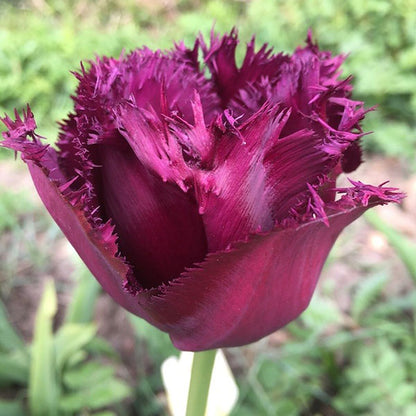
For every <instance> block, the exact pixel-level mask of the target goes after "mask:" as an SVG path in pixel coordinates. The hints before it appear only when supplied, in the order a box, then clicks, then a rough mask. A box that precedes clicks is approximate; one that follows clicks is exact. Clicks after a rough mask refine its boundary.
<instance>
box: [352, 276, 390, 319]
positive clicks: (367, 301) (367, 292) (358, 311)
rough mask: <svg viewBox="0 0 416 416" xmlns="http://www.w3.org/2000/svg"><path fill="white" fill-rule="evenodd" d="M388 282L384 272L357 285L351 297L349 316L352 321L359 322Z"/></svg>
mask: <svg viewBox="0 0 416 416" xmlns="http://www.w3.org/2000/svg"><path fill="white" fill-rule="evenodd" d="M387 280H388V275H387V274H386V273H385V272H381V273H376V274H374V275H372V276H370V277H368V278H366V279H363V280H362V281H361V282H360V283H359V284H358V285H357V292H356V293H355V294H354V296H353V304H352V308H351V314H352V316H353V318H354V319H356V320H359V318H360V317H361V315H362V314H363V312H364V311H365V310H366V309H367V308H368V307H369V306H370V305H371V304H372V303H373V302H374V300H375V299H376V298H377V297H378V296H379V295H380V294H381V292H382V290H383V288H384V287H385V285H386V283H387Z"/></svg>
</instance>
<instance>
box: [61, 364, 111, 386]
mask: <svg viewBox="0 0 416 416" xmlns="http://www.w3.org/2000/svg"><path fill="white" fill-rule="evenodd" d="M113 374H114V368H113V367H111V366H108V365H102V364H101V363H98V362H94V361H90V362H87V363H85V364H81V365H79V366H77V367H76V368H73V369H70V370H67V371H65V374H64V383H65V386H66V387H68V388H70V389H80V388H84V387H89V386H91V385H94V384H96V383H100V382H104V380H108V379H111V378H112V376H113Z"/></svg>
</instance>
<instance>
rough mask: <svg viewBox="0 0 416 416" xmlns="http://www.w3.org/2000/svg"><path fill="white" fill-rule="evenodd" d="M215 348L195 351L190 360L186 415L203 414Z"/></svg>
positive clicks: (195, 415) (200, 415) (201, 415)
mask: <svg viewBox="0 0 416 416" xmlns="http://www.w3.org/2000/svg"><path fill="white" fill-rule="evenodd" d="M216 352H217V350H210V351H202V352H195V353H194V358H193V361H192V373H191V383H190V385H189V394H188V404H187V407H186V416H204V415H205V408H206V407H207V400H208V391H209V384H210V382H211V374H212V367H213V366H214V359H215V354H216Z"/></svg>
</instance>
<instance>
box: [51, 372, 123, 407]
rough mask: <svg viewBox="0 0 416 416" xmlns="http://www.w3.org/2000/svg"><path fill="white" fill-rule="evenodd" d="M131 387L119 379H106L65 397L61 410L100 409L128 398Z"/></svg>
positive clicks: (60, 404) (60, 403)
mask: <svg viewBox="0 0 416 416" xmlns="http://www.w3.org/2000/svg"><path fill="white" fill-rule="evenodd" d="M130 393H131V390H130V387H129V386H128V385H127V384H126V383H124V382H123V381H120V380H117V379H114V378H113V379H109V380H108V379H105V380H103V381H102V382H101V383H91V385H90V386H89V388H84V389H82V390H79V391H76V392H74V393H69V394H66V395H64V396H63V397H62V398H61V400H60V401H59V408H60V410H61V411H64V412H78V411H80V410H82V409H100V408H102V407H105V406H109V405H111V404H114V403H118V402H120V401H122V400H123V399H125V398H127V397H128V396H129V395H130Z"/></svg>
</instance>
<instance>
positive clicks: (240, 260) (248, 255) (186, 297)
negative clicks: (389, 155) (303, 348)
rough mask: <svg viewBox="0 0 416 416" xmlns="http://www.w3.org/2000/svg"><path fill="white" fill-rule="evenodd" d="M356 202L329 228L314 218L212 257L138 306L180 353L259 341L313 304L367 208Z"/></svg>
mask: <svg viewBox="0 0 416 416" xmlns="http://www.w3.org/2000/svg"><path fill="white" fill-rule="evenodd" d="M386 199H387V200H389V199H390V198H389V197H387V198H386ZM381 202H383V201H382V200H378V201H377V202H375V201H373V203H374V204H376V203H381ZM356 204H357V206H356V207H354V208H350V209H348V210H346V211H343V212H339V213H335V214H332V215H329V216H328V221H329V227H328V226H326V225H325V224H324V223H323V222H322V221H313V222H309V223H306V224H303V225H300V226H298V227H296V228H288V229H277V230H275V231H272V232H271V233H269V234H266V235H255V236H252V237H250V239H249V241H248V242H240V243H237V244H236V245H235V246H233V248H232V249H231V250H229V251H225V252H218V253H213V254H210V255H209V256H208V258H207V259H206V260H205V261H204V262H203V263H201V264H200V265H198V268H194V269H191V270H189V271H188V272H186V273H184V274H183V275H182V276H181V277H180V278H179V279H176V280H175V281H174V282H172V283H171V284H169V285H168V286H166V287H164V288H162V289H161V290H160V291H159V293H158V292H149V295H150V296H149V297H147V298H146V300H144V298H145V296H148V295H147V294H143V295H140V296H139V299H140V302H141V303H142V305H143V307H144V308H145V309H146V311H147V312H148V313H149V314H150V315H151V316H152V319H154V321H155V322H160V323H161V326H159V327H160V328H162V329H163V330H165V331H167V332H169V334H170V335H171V338H172V341H173V343H174V345H175V346H176V347H177V348H179V349H182V350H191V351H199V350H204V349H211V348H218V347H234V346H239V345H244V344H247V343H250V342H254V341H256V340H258V339H260V338H262V337H264V336H265V335H267V334H269V333H271V332H273V331H275V330H277V329H279V328H281V327H283V326H284V325H286V324H287V323H288V322H290V321H292V320H293V319H295V318H296V317H297V316H298V315H299V314H300V313H301V312H302V311H303V310H304V309H305V308H306V307H307V306H308V304H309V302H310V299H311V297H312V294H313V292H314V289H315V286H316V283H317V280H318V277H319V274H320V272H321V269H322V267H323V264H324V262H325V259H326V257H327V255H328V253H329V251H330V249H331V247H332V245H333V244H334V242H335V240H336V238H337V236H338V235H339V233H340V232H341V231H342V229H343V228H344V227H346V226H347V225H348V224H349V223H351V222H352V221H354V220H355V219H356V218H358V217H359V216H360V215H361V214H362V213H363V212H364V211H365V210H366V209H367V208H368V207H369V206H368V207H363V206H362V205H361V204H360V203H359V201H358V200H357V201H356Z"/></svg>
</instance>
